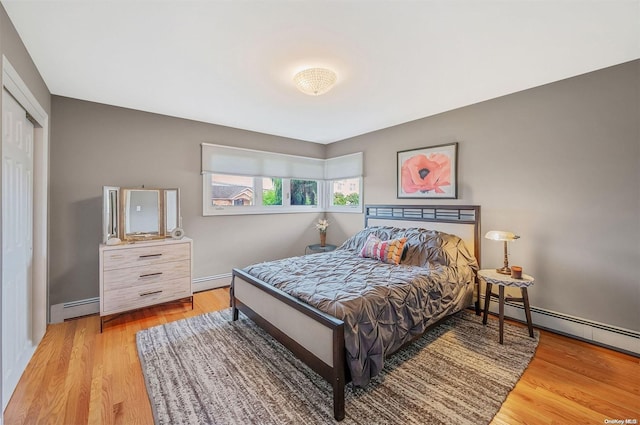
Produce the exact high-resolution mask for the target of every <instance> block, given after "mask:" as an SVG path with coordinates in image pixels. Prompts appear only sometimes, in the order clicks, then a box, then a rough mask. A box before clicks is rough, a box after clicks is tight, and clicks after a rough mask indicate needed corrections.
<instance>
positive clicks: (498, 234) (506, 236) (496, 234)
mask: <svg viewBox="0 0 640 425" xmlns="http://www.w3.org/2000/svg"><path fill="white" fill-rule="evenodd" d="M484 237H485V238H487V239H491V240H492V241H504V267H503V268H501V269H496V271H497V272H498V273H501V274H511V268H509V258H508V256H507V242H509V241H514V240H516V239H519V238H520V236H517V235H514V234H513V233H511V232H503V231H502V230H490V231H488V232H487V234H486V235H484Z"/></svg>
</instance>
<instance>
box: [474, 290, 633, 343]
mask: <svg viewBox="0 0 640 425" xmlns="http://www.w3.org/2000/svg"><path fill="white" fill-rule="evenodd" d="M484 298H485V297H484V295H482V297H481V302H480V306H481V307H482V306H484ZM489 311H491V312H492V313H494V314H498V302H497V301H495V300H491V304H490V305H489ZM504 315H505V317H509V318H511V319H515V320H518V321H521V322H526V317H525V314H524V307H523V305H522V303H515V302H505V303H504ZM531 320H532V322H533V326H537V327H540V328H542V329H547V330H550V331H552V332H557V333H560V334H563V335H567V336H573V337H576V338H578V339H581V340H584V341H588V342H593V343H596V344H599V345H604V346H607V347H610V348H613V349H618V350H620V351H624V352H627V353H630V354H635V355H640V332H637V331H632V330H629V329H624V328H619V327H616V326H611V325H607V324H604V323H599V322H595V321H592V320H587V319H583V318H580V317H574V316H570V315H568V314H564V313H558V312H555V311H551V310H545V309H542V308H539V307H533V306H531Z"/></svg>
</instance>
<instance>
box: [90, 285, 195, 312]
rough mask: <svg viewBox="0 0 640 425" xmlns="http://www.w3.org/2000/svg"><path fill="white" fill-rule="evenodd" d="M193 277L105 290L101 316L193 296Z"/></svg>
mask: <svg viewBox="0 0 640 425" xmlns="http://www.w3.org/2000/svg"><path fill="white" fill-rule="evenodd" d="M191 294H192V293H191V277H184V278H180V279H174V280H169V281H163V282H153V283H144V284H140V285H135V284H134V285H131V286H129V287H126V288H121V289H117V290H105V291H104V298H103V303H104V305H103V311H102V312H101V315H103V316H104V315H107V314H114V313H119V312H121V311H127V310H133V309H136V308H140V307H146V306H149V305H153V304H159V303H163V302H166V301H171V300H177V299H180V298H185V297H190V296H191Z"/></svg>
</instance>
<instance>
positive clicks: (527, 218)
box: [327, 61, 640, 331]
mask: <svg viewBox="0 0 640 425" xmlns="http://www.w3.org/2000/svg"><path fill="white" fill-rule="evenodd" d="M639 90H640V61H634V62H629V63H626V64H622V65H619V66H614V67H611V68H607V69H604V70H600V71H597V72H593V73H589V74H585V75H582V76H578V77H575V78H571V79H567V80H563V81H560V82H556V83H553V84H549V85H545V86H542V87H538V88H534V89H530V90H526V91H523V92H519V93H515V94H512V95H509V96H504V97H501V98H497V99H493V100H490V101H487V102H482V103H479V104H476V105H472V106H468V107H465V108H461V109H457V110H454V111H450V112H446V113H443V114H440V115H437V116H433V117H429V118H425V119H421V120H418V121H414V122H410V123H407V124H404V125H400V126H396V127H392V128H388V129H384V130H381V131H377V132H374V133H369V134H365V135H362V136H359V137H355V138H352V139H348V140H345V141H341V142H338V143H334V144H331V145H329V146H328V150H327V155H328V156H329V157H331V156H335V155H341V154H345V153H350V152H356V151H364V157H365V179H364V199H365V201H366V202H367V203H398V204H399V203H407V204H417V203H424V204H429V203H437V202H436V201H433V200H426V201H423V202H420V201H415V200H399V199H396V152H397V151H401V150H405V149H411V148H418V147H424V146H430V145H437V144H441V143H445V142H451V141H459V186H458V191H459V193H458V198H459V199H458V200H454V201H450V200H446V201H444V202H445V203H446V202H452V203H458V204H478V205H481V206H482V230H483V233H484V232H486V231H488V230H493V229H495V230H510V231H513V232H515V233H516V234H519V235H521V236H522V238H521V239H519V240H518V241H516V242H514V243H510V246H509V248H510V262H511V264H517V265H522V266H523V269H524V272H525V273H528V274H532V275H534V276H535V278H536V283H535V285H534V287H532V288H531V289H530V291H529V293H530V298H531V302H532V305H534V306H537V307H541V308H546V309H549V310H553V311H557V312H561V313H565V314H569V315H573V316H577V317H582V318H585V319H590V320H594V321H597V322H602V323H606V324H609V325H614V326H620V327H623V328H627V329H631V330H636V331H637V330H640V283H639V282H640V280H639V278H638V273H637V271H636V267H638V266H639V265H640V131H639V127H638V122H639V121H640V119H639V117H640V110H639V104H640V102H639ZM330 220H331V221H333V222H334V224H333V226H332V227H330V232H332V236H333V239H334V240H343V239H345V238H346V237H347V236H348V235H350V234H352V233H354V232H355V231H357V230H358V229H359V228H360V227H361V226H362V216H361V215H347V214H331V215H330ZM501 263H502V245H501V242H492V241H488V240H483V242H482V266H483V267H484V268H492V267H496V266H500V265H501Z"/></svg>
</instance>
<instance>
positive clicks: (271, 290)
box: [230, 205, 481, 421]
mask: <svg viewBox="0 0 640 425" xmlns="http://www.w3.org/2000/svg"><path fill="white" fill-rule="evenodd" d="M372 219H378V220H385V221H387V220H392V221H393V220H395V221H398V222H400V221H403V222H407V221H419V222H434V223H452V224H462V225H472V226H473V238H474V255H475V257H476V259H477V260H478V264H479V263H480V240H481V239H480V206H477V205H471V206H469V205H426V206H421V205H366V206H365V227H367V226H368V225H369V221H370V220H372ZM403 227H406V226H403ZM232 275H233V277H232V281H231V290H230V297H231V307H232V315H233V320H234V321H235V320H238V312H239V311H242V312H243V313H244V314H245V315H246V316H247V317H249V318H250V319H251V320H253V322H254V323H256V324H257V325H258V326H260V327H261V328H262V329H264V330H265V331H266V332H268V333H269V334H270V335H271V336H273V337H274V338H275V339H276V340H278V341H279V342H280V343H281V344H282V345H284V346H285V347H287V348H288V349H289V350H290V351H291V352H292V353H293V354H294V355H295V356H296V357H298V358H299V359H300V360H301V361H303V362H304V363H305V364H306V365H308V366H309V367H310V368H311V369H312V370H314V371H315V372H316V373H318V374H319V375H320V376H322V377H323V378H324V379H325V380H327V381H328V382H329V383H330V384H331V385H332V387H333V414H334V417H335V419H336V420H338V421H341V420H342V419H344V415H345V410H344V408H345V405H344V404H345V403H344V387H345V384H346V383H347V380H348V377H349V372H348V369H347V366H346V355H345V347H344V322H343V321H342V320H339V319H336V318H335V317H333V316H330V315H328V314H326V313H324V312H322V311H320V310H318V309H316V308H314V307H312V306H310V305H308V304H305V303H303V302H301V301H299V300H297V299H296V298H294V297H292V296H290V295H288V294H287V293H285V292H283V291H281V290H279V289H276V288H275V287H273V286H271V285H269V284H267V283H265V282H263V281H261V280H260V279H257V278H255V277H253V276H251V275H249V274H248V273H246V272H244V271H242V270H240V269H233V272H232ZM475 284H476V286H477V299H476V301H475V311H476V314H477V315H479V314H480V286H479V284H478V281H477V277H476V282H475ZM274 310H276V311H274ZM280 313H284V314H285V315H288V314H290V315H292V316H291V318H290V319H283V317H282V316H283V315H282V314H280ZM265 316H273V317H265ZM444 319H446V318H444ZM444 319H443V320H444ZM441 321H442V320H441ZM439 323H440V321H439V322H437V323H434V324H433V325H431V326H430V327H429V328H428V329H427V331H428V330H429V329H431V328H433V327H434V326H437V325H438V324H439ZM306 326H307V327H308V328H314V327H317V326H319V328H318V329H320V332H321V334H322V335H317V336H316V335H314V336H308V335H305V334H306V333H307V332H301V331H300V330H301V329H303V330H306V329H307V328H305V327H306ZM309 333H311V332H309ZM420 336H421V335H419V336H417V337H416V338H415V339H417V338H419V337H420ZM410 342H412V341H410ZM410 342H409V343H410ZM325 345H326V346H328V350H330V351H329V353H328V354H327V353H325V352H324V351H325V350H323V349H322V348H321V349H320V350H318V347H319V346H320V347H324V346H325ZM405 345H407V344H405ZM403 347H404V346H403ZM318 351H320V352H318Z"/></svg>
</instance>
